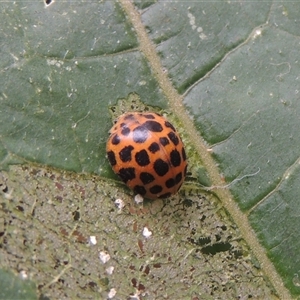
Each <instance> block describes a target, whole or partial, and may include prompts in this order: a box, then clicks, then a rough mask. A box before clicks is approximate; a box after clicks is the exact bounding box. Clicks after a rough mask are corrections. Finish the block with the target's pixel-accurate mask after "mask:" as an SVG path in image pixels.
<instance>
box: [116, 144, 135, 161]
mask: <svg viewBox="0 0 300 300" xmlns="http://www.w3.org/2000/svg"><path fill="white" fill-rule="evenodd" d="M133 149H134V148H133V147H132V146H131V145H130V146H126V147H124V148H123V149H122V150H121V151H120V152H119V156H120V159H121V160H122V162H129V161H131V152H132V150H133Z"/></svg>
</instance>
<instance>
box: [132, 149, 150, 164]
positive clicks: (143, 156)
mask: <svg viewBox="0 0 300 300" xmlns="http://www.w3.org/2000/svg"><path fill="white" fill-rule="evenodd" d="M135 161H136V163H137V164H138V165H139V166H141V167H144V166H147V165H149V164H150V158H149V155H148V153H147V151H146V150H145V149H143V150H141V151H139V152H137V153H136V154H135Z"/></svg>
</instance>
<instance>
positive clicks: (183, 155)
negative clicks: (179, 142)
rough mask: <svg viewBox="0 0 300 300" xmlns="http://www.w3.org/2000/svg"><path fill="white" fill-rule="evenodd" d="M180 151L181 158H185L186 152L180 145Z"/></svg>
mask: <svg viewBox="0 0 300 300" xmlns="http://www.w3.org/2000/svg"><path fill="white" fill-rule="evenodd" d="M181 153H182V158H183V160H186V153H185V150H184V148H183V147H182V150H181Z"/></svg>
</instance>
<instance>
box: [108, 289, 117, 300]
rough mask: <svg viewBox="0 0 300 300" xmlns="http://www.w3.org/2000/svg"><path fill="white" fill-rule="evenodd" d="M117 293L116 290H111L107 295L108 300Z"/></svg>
mask: <svg viewBox="0 0 300 300" xmlns="http://www.w3.org/2000/svg"><path fill="white" fill-rule="evenodd" d="M116 293H117V291H116V289H110V291H109V293H108V295H107V297H108V299H112V298H113V297H114V296H115V295H116Z"/></svg>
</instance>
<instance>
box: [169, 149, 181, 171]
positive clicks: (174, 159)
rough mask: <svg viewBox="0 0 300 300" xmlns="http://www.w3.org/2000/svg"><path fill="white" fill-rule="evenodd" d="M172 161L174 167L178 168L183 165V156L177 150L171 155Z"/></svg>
mask: <svg viewBox="0 0 300 300" xmlns="http://www.w3.org/2000/svg"><path fill="white" fill-rule="evenodd" d="M170 160H171V163H172V165H173V166H174V167H178V166H180V164H181V156H180V153H179V152H178V151H177V150H176V149H175V150H172V151H171V153H170Z"/></svg>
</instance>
